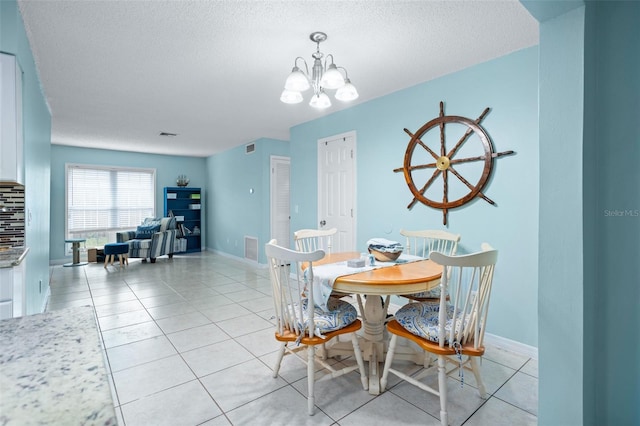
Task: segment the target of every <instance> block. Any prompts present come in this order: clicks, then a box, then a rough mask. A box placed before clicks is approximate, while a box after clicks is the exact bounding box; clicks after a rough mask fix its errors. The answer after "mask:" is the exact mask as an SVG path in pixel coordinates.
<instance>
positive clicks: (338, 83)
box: [280, 32, 359, 109]
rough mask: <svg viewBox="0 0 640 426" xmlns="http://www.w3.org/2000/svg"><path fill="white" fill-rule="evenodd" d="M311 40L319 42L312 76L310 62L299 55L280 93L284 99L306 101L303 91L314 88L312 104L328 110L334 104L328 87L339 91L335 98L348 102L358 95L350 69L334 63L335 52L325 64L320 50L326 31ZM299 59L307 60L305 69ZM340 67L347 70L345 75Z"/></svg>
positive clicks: (294, 102) (303, 61)
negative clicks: (349, 72) (349, 76)
mask: <svg viewBox="0 0 640 426" xmlns="http://www.w3.org/2000/svg"><path fill="white" fill-rule="evenodd" d="M309 38H310V39H311V41H313V42H315V43H316V44H317V48H316V52H315V53H313V54H312V55H311V56H312V57H313V67H312V69H311V71H312V72H311V75H309V67H308V66H307V61H305V60H304V58H302V57H301V56H298V57H297V58H296V59H295V61H294V65H293V69H292V70H291V74H289V76H288V77H287V80H286V81H285V83H284V90H283V92H282V94H281V95H280V100H281V101H282V102H284V103H286V104H297V103H300V102H302V101H303V100H304V98H303V96H302V92H304V91H307V90H308V89H309V88H313V95H312V96H311V100H310V101H309V105H310V106H311V107H313V108H318V109H325V108H329V107H330V106H331V99H330V98H329V96H328V95H327V93H326V92H325V90H336V89H337V91H336V94H335V98H336V99H338V100H339V101H343V102H348V101H352V100H354V99H357V98H358V96H359V95H358V91H357V90H356V88H355V86H354V85H353V84H352V83H351V81H350V80H349V78H348V76H347V70H346V69H345V68H343V67H338V66H336V64H334V63H333V55H331V54H329V55H327V57H326V59H325V60H324V63H323V61H322V58H324V54H323V53H322V52H320V43H321V42H323V41H325V40H326V39H327V35H326V34H325V33H322V32H314V33H311V35H310V36H309ZM329 58H331V61H330V63H328V62H329ZM298 60H301V61H302V63H304V68H305V71H306V72H305V71H302V70H301V69H300V68H299V67H298ZM340 70H342V71H344V75H343V74H342V72H340Z"/></svg>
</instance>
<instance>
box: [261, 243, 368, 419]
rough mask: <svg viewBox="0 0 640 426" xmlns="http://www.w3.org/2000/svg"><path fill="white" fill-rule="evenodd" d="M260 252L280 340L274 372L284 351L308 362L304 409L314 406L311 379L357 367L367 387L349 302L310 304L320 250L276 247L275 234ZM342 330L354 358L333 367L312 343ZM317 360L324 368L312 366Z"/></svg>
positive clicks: (354, 315)
mask: <svg viewBox="0 0 640 426" xmlns="http://www.w3.org/2000/svg"><path fill="white" fill-rule="evenodd" d="M265 253H266V255H267V260H268V262H269V270H270V276H271V286H272V290H273V301H274V305H275V312H276V333H275V337H276V340H278V341H279V342H281V346H280V352H279V354H278V359H277V361H276V365H275V368H274V369H273V377H277V376H278V371H279V370H280V364H281V362H282V359H283V357H284V355H285V354H292V355H296V357H297V358H298V359H300V360H302V361H303V362H305V363H306V364H307V382H308V396H307V398H308V410H309V415H312V414H313V411H314V405H315V396H314V384H315V382H316V381H320V380H323V379H331V378H335V377H339V376H342V375H344V374H347V373H350V372H352V371H354V370H358V369H359V370H360V379H361V381H362V386H363V388H364V389H365V390H366V389H367V388H368V386H369V384H368V381H367V378H366V374H365V369H364V362H363V360H362V354H361V352H360V347H359V345H358V339H357V337H356V334H355V332H356V331H357V330H359V329H360V328H361V326H362V324H361V322H360V320H358V319H357V312H356V309H355V308H354V307H353V306H352V305H350V304H349V303H347V302H345V301H343V300H340V299H334V298H332V299H330V300H329V303H328V306H329V310H330V312H325V311H323V310H322V309H320V308H314V302H313V262H315V261H317V260H320V259H322V258H323V257H324V256H325V253H324V251H322V250H315V251H312V252H299V251H294V250H290V249H287V248H284V247H280V246H278V245H276V240H271V241H269V243H268V244H267V245H266V246H265ZM303 265H304V270H303V268H302V266H303ZM294 277H295V278H294ZM341 334H349V335H350V337H351V342H352V344H353V351H354V355H355V358H356V364H355V365H352V366H348V367H345V368H342V369H341V370H336V369H335V368H334V367H332V366H331V365H329V364H328V363H327V362H326V361H324V360H323V359H321V358H319V357H317V356H316V354H315V352H316V351H315V348H316V346H317V345H322V344H324V343H325V342H327V341H329V340H331V339H333V338H334V337H336V336H339V335H341ZM303 349H306V350H307V358H306V359H305V358H304V357H303V356H301V355H300V354H299V353H298V352H300V351H301V350H303ZM316 365H318V366H320V367H323V369H324V370H320V371H318V372H316V371H315V370H316Z"/></svg>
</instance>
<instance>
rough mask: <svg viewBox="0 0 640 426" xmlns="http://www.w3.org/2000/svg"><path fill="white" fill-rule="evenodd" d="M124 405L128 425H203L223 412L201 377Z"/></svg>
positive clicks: (123, 411) (124, 414) (123, 410)
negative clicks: (200, 379) (201, 380)
mask: <svg viewBox="0 0 640 426" xmlns="http://www.w3.org/2000/svg"><path fill="white" fill-rule="evenodd" d="M121 408H122V414H123V416H124V420H125V422H126V425H127V426H149V425H154V426H175V425H199V424H201V423H203V422H205V421H208V420H212V419H214V418H216V417H218V416H220V415H221V414H222V411H220V409H219V408H218V406H217V405H216V404H215V402H213V400H212V399H211V397H210V396H209V394H208V393H207V391H206V390H204V388H203V387H202V385H201V384H200V382H198V381H197V380H193V381H191V382H188V383H184V384H182V385H178V386H175V387H172V388H169V389H166V390H163V391H161V392H158V393H156V394H153V395H150V396H147V397H145V398H141V399H138V400H136V401H133V402H131V403H128V404H124V405H122V407H121Z"/></svg>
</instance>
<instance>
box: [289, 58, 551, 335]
mask: <svg viewBox="0 0 640 426" xmlns="http://www.w3.org/2000/svg"><path fill="white" fill-rule="evenodd" d="M537 83H538V50H537V48H536V47H533V48H529V49H525V50H522V51H519V52H515V53H513V54H510V55H508V56H504V57H502V58H498V59H496V60H493V61H489V62H486V63H483V64H480V65H477V66H475V67H471V68H468V69H465V70H463V71H460V72H457V73H454V74H450V75H447V76H445V77H442V78H438V79H436V80H432V81H429V82H426V83H424V84H420V85H418V86H415V87H412V88H409V89H406V90H402V91H399V92H396V93H393V94H390V95H388V96H385V97H382V98H379V99H376V100H373V101H370V102H367V103H365V104H362V105H358V106H356V107H353V108H350V109H348V110H346V111H342V112H338V113H335V114H331V115H328V116H326V117H322V118H319V119H317V120H314V121H311V122H308V123H304V124H302V125H299V126H296V127H294V128H292V129H291V195H292V201H291V203H292V211H295V206H298V211H299V213H298V214H295V213H292V220H291V228H292V230H295V229H300V228H308V227H317V225H316V224H317V223H318V218H317V217H316V216H317V200H316V195H315V191H309V188H316V187H317V164H316V162H317V159H316V157H317V155H316V152H317V140H318V139H320V138H323V137H328V136H332V135H336V134H339V133H343V132H346V131H350V130H355V131H356V132H357V149H356V151H357V166H356V167H357V207H356V210H357V244H358V250H360V251H363V250H364V249H365V244H366V241H367V240H368V239H370V238H372V237H377V236H381V237H386V238H390V239H394V240H399V241H402V240H401V237H400V234H399V230H400V228H405V229H442V228H443V225H442V213H441V211H440V210H435V209H432V208H429V207H426V206H424V205H422V204H420V203H418V204H417V205H416V206H415V207H413V209H412V210H408V209H407V208H406V207H407V205H408V204H409V203H410V202H411V200H412V199H413V196H412V195H411V193H410V192H409V189H408V187H407V185H406V183H405V180H404V177H403V175H402V174H401V173H394V172H393V169H394V168H397V167H401V166H402V164H403V158H404V153H405V149H406V147H407V143H408V142H409V139H410V138H409V136H408V135H407V134H405V133H404V131H403V128H405V127H406V128H407V129H409V130H411V131H413V132H415V131H416V130H418V129H419V128H420V127H421V126H422V125H423V124H425V123H426V122H427V121H429V120H431V119H432V118H435V117H437V116H438V112H439V102H440V101H441V100H442V101H444V102H445V113H446V114H449V115H461V116H464V117H470V118H472V119H475V118H477V117H478V116H479V115H480V114H481V112H482V111H483V110H484V109H485V108H486V107H490V108H491V112H490V113H489V115H487V117H486V118H485V119H484V120H483V122H482V124H483V126H484V127H485V129H486V130H487V131H488V133H489V135H490V136H491V138H492V140H493V143H494V146H495V150H496V151H506V150H514V151H516V154H515V155H512V156H508V157H502V158H499V159H497V160H496V161H495V162H494V164H495V169H494V173H493V178H492V180H491V181H490V182H489V184H488V185H487V187H486V188H485V190H484V192H485V194H486V195H487V196H488V197H489V198H491V199H493V200H494V201H495V202H496V203H497V207H496V206H491V205H490V204H488V203H487V202H485V201H484V200H479V199H477V200H475V201H473V202H471V203H469V204H466V205H465V206H463V207H461V208H458V209H455V210H451V211H450V212H449V215H448V226H447V228H448V229H449V230H450V231H452V232H455V233H459V234H461V235H462V239H461V251H467V252H470V251H476V250H479V248H480V244H481V243H482V242H484V241H487V242H489V243H491V244H492V245H493V246H494V247H495V248H497V249H498V250H499V251H500V258H499V267H498V268H497V270H496V277H495V286H494V293H493V295H492V305H491V309H492V311H491V315H490V317H489V318H490V319H489V321H490V324H489V327H488V331H489V332H490V333H493V334H497V335H499V336H502V337H506V338H508V339H513V340H516V341H518V342H521V343H525V344H527V345H530V346H537V345H538V332H537V319H536V318H537V301H538V299H537V291H538V279H537V276H538V272H537V271H538V254H537V252H538V243H537V240H538V212H537V210H538V167H539V165H538V94H537ZM456 141H457V138H456ZM453 143H455V141H454V142H453ZM453 143H452V144H451V146H452V145H453Z"/></svg>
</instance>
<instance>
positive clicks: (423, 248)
mask: <svg viewBox="0 0 640 426" xmlns="http://www.w3.org/2000/svg"><path fill="white" fill-rule="evenodd" d="M400 235H402V236H404V237H406V243H405V250H404V251H405V253H407V254H412V255H414V256H420V257H425V258H426V257H429V253H431V252H432V251H437V252H439V253H444V254H448V255H450V256H453V255H455V254H456V251H457V249H458V242H459V241H460V235H459V234H453V233H451V232H447V231H440V230H437V229H429V230H423V231H407V230H404V229H401V230H400Z"/></svg>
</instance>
